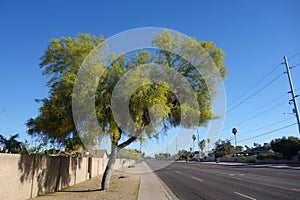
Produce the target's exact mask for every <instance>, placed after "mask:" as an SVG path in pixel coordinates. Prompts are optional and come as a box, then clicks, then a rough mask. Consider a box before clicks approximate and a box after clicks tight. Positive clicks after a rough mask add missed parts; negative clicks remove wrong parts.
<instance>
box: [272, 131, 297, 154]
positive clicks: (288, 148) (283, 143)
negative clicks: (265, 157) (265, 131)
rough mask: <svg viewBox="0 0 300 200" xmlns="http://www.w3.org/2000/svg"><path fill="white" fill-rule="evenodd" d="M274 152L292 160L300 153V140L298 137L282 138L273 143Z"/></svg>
mask: <svg viewBox="0 0 300 200" xmlns="http://www.w3.org/2000/svg"><path fill="white" fill-rule="evenodd" d="M271 146H272V149H273V151H275V152H278V153H281V154H282V156H283V158H284V159H290V158H291V157H292V156H295V155H298V152H299V151H300V140H299V138H297V137H293V136H290V137H288V138H286V137H282V138H278V139H274V140H272V141H271Z"/></svg>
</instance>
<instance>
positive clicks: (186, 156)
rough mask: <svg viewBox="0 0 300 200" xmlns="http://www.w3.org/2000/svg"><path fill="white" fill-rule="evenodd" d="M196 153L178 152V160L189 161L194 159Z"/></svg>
mask: <svg viewBox="0 0 300 200" xmlns="http://www.w3.org/2000/svg"><path fill="white" fill-rule="evenodd" d="M194 155H195V153H193V152H190V151H186V150H179V151H178V159H179V160H188V159H189V158H192V157H194Z"/></svg>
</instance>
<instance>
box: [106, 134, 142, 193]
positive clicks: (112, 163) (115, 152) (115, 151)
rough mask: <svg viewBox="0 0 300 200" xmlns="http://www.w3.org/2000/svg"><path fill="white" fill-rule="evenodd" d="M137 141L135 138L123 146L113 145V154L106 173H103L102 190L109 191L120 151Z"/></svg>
mask: <svg viewBox="0 0 300 200" xmlns="http://www.w3.org/2000/svg"><path fill="white" fill-rule="evenodd" d="M136 139H137V137H136V136H133V137H131V138H129V139H128V140H126V141H125V142H123V143H122V144H119V145H116V144H113V143H112V144H111V154H110V156H109V160H108V163H107V165H106V168H105V171H104V173H103V177H102V182H101V190H107V189H108V188H109V182H110V178H111V174H112V172H113V170H114V166H115V162H116V159H117V155H118V152H119V149H123V148H125V147H126V146H128V145H129V144H131V143H132V142H134V141H135V140H136Z"/></svg>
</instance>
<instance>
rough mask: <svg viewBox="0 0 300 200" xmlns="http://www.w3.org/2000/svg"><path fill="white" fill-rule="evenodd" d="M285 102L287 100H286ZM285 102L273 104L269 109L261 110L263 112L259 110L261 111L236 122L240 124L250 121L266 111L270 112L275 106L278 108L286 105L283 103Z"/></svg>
mask: <svg viewBox="0 0 300 200" xmlns="http://www.w3.org/2000/svg"><path fill="white" fill-rule="evenodd" d="M284 102H285V101H284ZM284 102H280V103H279V104H276V105H275V106H272V107H271V108H268V109H266V110H264V111H261V112H259V113H257V114H254V115H252V116H250V117H248V118H246V119H242V120H240V121H238V122H236V124H239V125H240V124H243V123H245V122H247V121H250V120H252V119H255V118H257V117H259V116H261V115H262V114H264V113H267V112H269V111H271V110H274V109H275V108H278V107H279V106H282V105H284V104H283V103H284Z"/></svg>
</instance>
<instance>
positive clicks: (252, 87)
mask: <svg viewBox="0 0 300 200" xmlns="http://www.w3.org/2000/svg"><path fill="white" fill-rule="evenodd" d="M281 65H282V63H280V64H278V65H277V66H275V68H274V69H272V70H271V71H270V72H269V73H267V74H266V75H265V76H263V77H262V78H261V79H259V80H258V81H257V82H256V83H255V84H253V85H252V86H251V87H249V88H248V89H247V90H246V91H245V92H243V93H242V94H241V95H240V96H238V97H237V98H236V99H235V100H233V101H232V102H231V103H229V104H228V106H231V105H232V104H233V103H235V102H236V101H238V100H239V99H240V98H242V97H243V96H245V95H246V94H247V93H248V92H250V91H251V90H252V89H254V88H255V87H256V86H257V85H258V84H260V83H261V82H262V81H264V80H265V79H266V78H268V77H269V76H270V75H271V74H272V73H273V72H274V71H275V70H277V69H278V68H279V67H280V66H281Z"/></svg>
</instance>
